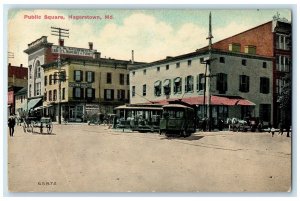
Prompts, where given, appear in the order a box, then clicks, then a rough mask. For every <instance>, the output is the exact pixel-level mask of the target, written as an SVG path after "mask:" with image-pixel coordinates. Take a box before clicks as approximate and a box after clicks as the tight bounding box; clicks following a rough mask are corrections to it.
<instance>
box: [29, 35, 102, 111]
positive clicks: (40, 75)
mask: <svg viewBox="0 0 300 201" xmlns="http://www.w3.org/2000/svg"><path fill="white" fill-rule="evenodd" d="M59 45H60V46H59ZM59 45H54V44H53V43H50V42H48V40H47V36H42V37H41V38H38V39H37V40H35V41H33V42H31V43H30V44H28V47H27V49H26V50H24V52H25V53H26V54H28V99H29V101H30V100H31V99H33V101H32V102H39V104H37V105H35V106H41V104H42V100H43V95H44V92H45V86H44V83H45V81H44V77H45V75H44V69H43V68H42V67H41V66H42V65H44V64H47V63H51V62H55V61H57V58H58V54H59V49H60V53H61V54H60V55H61V58H62V59H63V58H66V57H68V58H93V57H94V56H95V53H97V50H94V49H93V43H91V42H89V43H88V48H77V47H68V46H64V40H60V41H59ZM98 54H99V53H98ZM35 106H34V107H35Z"/></svg>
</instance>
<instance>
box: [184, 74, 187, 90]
mask: <svg viewBox="0 0 300 201" xmlns="http://www.w3.org/2000/svg"><path fill="white" fill-rule="evenodd" d="M184 91H185V92H187V77H185V79H184Z"/></svg>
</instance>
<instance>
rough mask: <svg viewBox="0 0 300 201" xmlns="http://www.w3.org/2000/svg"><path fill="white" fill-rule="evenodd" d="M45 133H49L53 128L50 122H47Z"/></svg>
mask: <svg viewBox="0 0 300 201" xmlns="http://www.w3.org/2000/svg"><path fill="white" fill-rule="evenodd" d="M46 127H47V133H48V134H51V133H52V129H53V125H52V124H47V126H46Z"/></svg>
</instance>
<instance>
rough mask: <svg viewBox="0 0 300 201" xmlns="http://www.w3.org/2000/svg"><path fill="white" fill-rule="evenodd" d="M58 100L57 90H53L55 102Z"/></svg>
mask: <svg viewBox="0 0 300 201" xmlns="http://www.w3.org/2000/svg"><path fill="white" fill-rule="evenodd" d="M56 99H57V90H56V89H54V90H53V101H56Z"/></svg>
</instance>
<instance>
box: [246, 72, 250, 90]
mask: <svg viewBox="0 0 300 201" xmlns="http://www.w3.org/2000/svg"><path fill="white" fill-rule="evenodd" d="M246 78H247V80H246V81H247V82H246V83H247V92H249V86H250V77H249V76H247V77H246Z"/></svg>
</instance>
